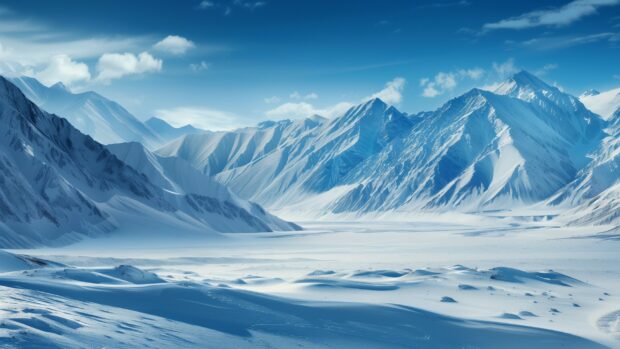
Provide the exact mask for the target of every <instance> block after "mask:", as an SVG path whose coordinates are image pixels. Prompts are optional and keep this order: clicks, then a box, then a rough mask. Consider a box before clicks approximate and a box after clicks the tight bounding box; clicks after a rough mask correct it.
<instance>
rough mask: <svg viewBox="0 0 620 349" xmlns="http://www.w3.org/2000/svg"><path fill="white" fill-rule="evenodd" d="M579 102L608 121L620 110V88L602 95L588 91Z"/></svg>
mask: <svg viewBox="0 0 620 349" xmlns="http://www.w3.org/2000/svg"><path fill="white" fill-rule="evenodd" d="M579 100H580V101H581V103H583V104H584V105H585V106H586V107H587V108H588V109H590V110H591V111H593V112H594V113H596V114H598V115H600V116H601V117H603V119H605V120H608V119H610V118H611V117H612V115H613V113H614V112H615V111H616V110H618V108H620V88H615V89H613V90H609V91H605V92H602V93H601V92H598V91H596V90H591V91H586V93H584V94H582V95H581V96H579Z"/></svg>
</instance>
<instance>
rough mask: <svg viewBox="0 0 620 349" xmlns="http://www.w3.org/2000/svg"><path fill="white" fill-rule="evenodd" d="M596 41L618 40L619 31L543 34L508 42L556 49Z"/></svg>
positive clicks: (611, 41) (537, 47)
mask: <svg viewBox="0 0 620 349" xmlns="http://www.w3.org/2000/svg"><path fill="white" fill-rule="evenodd" d="M597 42H608V43H616V42H620V33H612V32H607V33H596V34H588V35H567V36H544V37H538V38H533V39H530V40H526V41H522V42H516V43H515V42H513V43H509V44H512V45H516V46H518V47H522V48H530V49H535V50H541V51H548V50H558V49H564V48H569V47H573V46H580V45H587V44H592V43H597Z"/></svg>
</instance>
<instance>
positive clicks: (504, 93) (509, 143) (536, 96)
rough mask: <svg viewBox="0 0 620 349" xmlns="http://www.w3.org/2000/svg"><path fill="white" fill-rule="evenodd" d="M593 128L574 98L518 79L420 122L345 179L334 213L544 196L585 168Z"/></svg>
mask: <svg viewBox="0 0 620 349" xmlns="http://www.w3.org/2000/svg"><path fill="white" fill-rule="evenodd" d="M603 125H604V124H603V123H602V122H601V121H600V120H599V119H598V118H597V117H596V116H595V115H594V114H592V113H590V112H589V111H587V110H586V109H585V108H584V107H583V106H582V105H581V104H580V103H578V102H577V101H576V99H575V98H574V97H571V96H568V95H565V94H563V93H561V92H560V91H559V90H557V89H556V88H554V87H551V86H549V85H547V84H545V83H544V82H542V81H541V80H539V79H538V78H536V77H534V76H532V75H530V74H528V73H525V72H521V73H519V74H516V75H515V76H513V77H512V78H511V79H510V80H508V81H507V82H505V83H504V84H502V85H501V86H500V87H499V88H498V89H497V90H496V91H495V93H491V92H487V91H482V90H476V89H474V90H472V91H470V92H468V93H466V94H465V95H463V96H461V97H458V98H456V99H453V100H451V101H449V102H448V103H446V104H445V105H444V106H443V107H441V108H440V109H439V110H437V111H436V112H435V113H434V114H433V115H431V116H428V117H426V118H425V119H424V120H423V121H422V122H421V123H420V124H418V125H417V126H416V127H415V128H414V129H413V130H412V132H411V134H410V135H408V136H407V137H406V138H405V139H403V140H399V141H398V142H394V143H393V144H391V145H390V146H389V147H387V148H386V151H384V152H382V153H381V154H378V155H377V156H376V157H375V158H373V159H369V161H367V162H365V163H364V164H363V165H362V166H360V167H359V168H357V169H356V170H355V172H354V173H353V174H352V175H351V176H350V178H349V182H350V183H359V184H358V185H357V186H356V187H355V189H353V190H351V191H349V192H348V193H347V194H346V195H345V196H344V197H342V198H340V199H339V200H338V201H337V202H336V205H335V206H334V210H335V211H337V212H339V211H351V210H363V211H367V210H375V209H377V208H380V209H397V208H401V207H410V208H422V209H431V208H432V209H450V210H451V209H455V208H456V209H465V210H474V211H478V210H482V209H498V208H510V207H515V206H519V205H522V204H530V203H534V202H537V201H539V200H542V199H544V198H546V197H548V196H549V195H551V194H553V193H554V192H555V191H556V190H558V189H560V188H561V187H562V186H564V185H565V184H566V183H568V182H570V181H571V180H572V179H573V178H574V176H575V175H576V173H577V172H578V171H579V170H580V169H581V168H583V167H584V166H585V165H586V164H587V163H588V161H589V159H588V157H587V154H588V153H589V152H590V151H592V150H593V149H594V148H595V147H596V145H597V144H598V142H599V141H600V139H601V138H602V137H603V136H604V134H603V132H602V128H603Z"/></svg>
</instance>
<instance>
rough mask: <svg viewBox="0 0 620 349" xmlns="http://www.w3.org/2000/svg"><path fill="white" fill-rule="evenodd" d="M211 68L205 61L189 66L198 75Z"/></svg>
mask: <svg viewBox="0 0 620 349" xmlns="http://www.w3.org/2000/svg"><path fill="white" fill-rule="evenodd" d="M210 66H211V65H210V64H209V63H207V62H205V61H201V62H200V63H192V64H190V65H189V67H190V68H191V69H192V70H193V71H194V72H196V73H197V72H199V71H203V70H207V69H209V67H210Z"/></svg>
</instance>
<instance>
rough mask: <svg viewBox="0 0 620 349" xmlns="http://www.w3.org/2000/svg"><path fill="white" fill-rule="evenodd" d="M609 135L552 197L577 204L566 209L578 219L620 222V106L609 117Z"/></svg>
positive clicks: (551, 201)
mask: <svg viewBox="0 0 620 349" xmlns="http://www.w3.org/2000/svg"><path fill="white" fill-rule="evenodd" d="M609 125H610V126H609V128H608V131H609V132H610V135H609V137H607V138H605V139H604V140H603V141H602V142H601V144H600V146H599V148H598V149H597V151H596V152H595V153H594V154H593V156H592V162H590V164H588V166H587V167H586V168H584V169H583V170H582V171H581V172H579V174H578V176H577V177H576V178H575V180H573V181H572V182H571V183H570V184H569V185H567V186H566V187H565V188H562V190H560V191H559V192H558V193H557V194H556V195H555V196H554V197H553V198H552V199H551V200H550V203H551V204H553V205H564V206H567V207H575V206H576V208H575V209H572V210H569V211H568V212H566V213H565V216H566V217H567V218H569V220H571V221H573V222H574V223H583V224H586V223H587V224H618V223H620V109H618V110H617V111H616V112H615V113H614V114H613V115H612V116H611V118H610V119H609Z"/></svg>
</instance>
